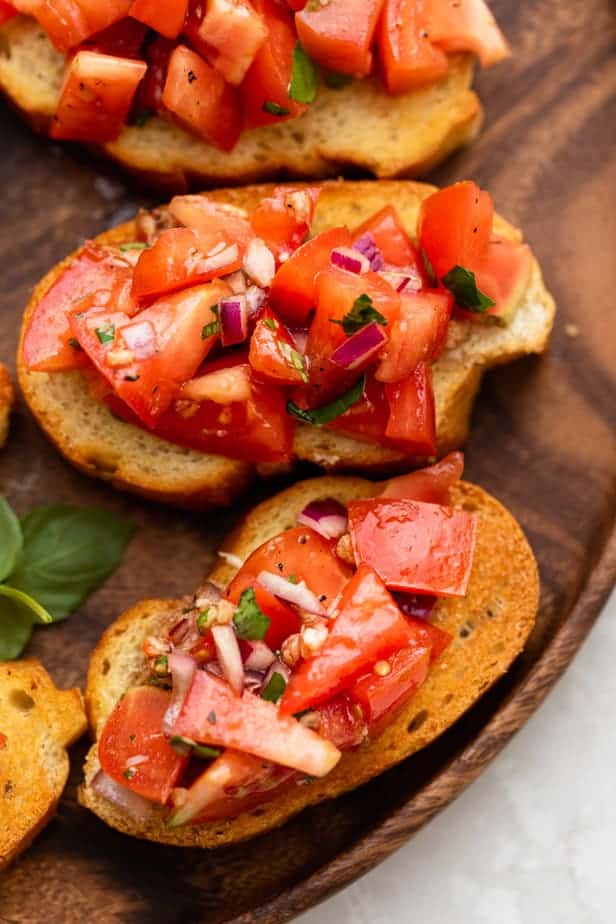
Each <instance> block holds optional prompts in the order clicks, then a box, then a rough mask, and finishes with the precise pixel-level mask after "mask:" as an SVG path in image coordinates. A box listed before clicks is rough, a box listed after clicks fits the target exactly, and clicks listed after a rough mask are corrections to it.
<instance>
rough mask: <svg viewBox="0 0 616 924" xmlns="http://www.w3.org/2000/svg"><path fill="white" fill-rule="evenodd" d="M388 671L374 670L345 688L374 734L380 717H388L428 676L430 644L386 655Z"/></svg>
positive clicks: (408, 647) (415, 645) (417, 645)
mask: <svg viewBox="0 0 616 924" xmlns="http://www.w3.org/2000/svg"><path fill="white" fill-rule="evenodd" d="M388 664H389V666H390V673H389V674H387V675H386V676H384V677H380V676H378V675H377V674H375V673H374V672H371V673H369V674H366V675H365V676H364V677H361V678H360V679H359V680H357V681H356V682H355V683H354V684H353V686H352V687H351V688H350V690H349V694H350V696H351V697H352V699H354V700H355V702H357V703H359V705H360V706H361V709H362V712H363V714H364V716H365V718H366V721H367V722H368V724H369V726H370V727H371V729H370V730H371V732H372V733H373V734H374V733H375V731H376V729H375V726H376V725H377V723H378V722H379V720H381V719H382V718H384V717H387V718H388V719H390V718H391V717H392V713H394V712H395V711H396V710H397V709H399V708H400V706H402V705H403V704H404V703H405V702H406V701H407V700H408V699H410V697H411V696H412V695H413V694H414V693H416V692H417V690H418V689H419V687H420V686H421V685H422V684H423V682H424V680H425V679H426V677H427V676H428V670H429V668H430V647H429V646H426V645H421V644H418V643H415V644H414V645H407V646H406V647H405V648H401V649H400V651H396V652H395V653H394V654H393V655H392V656H391V657H390V658H388Z"/></svg>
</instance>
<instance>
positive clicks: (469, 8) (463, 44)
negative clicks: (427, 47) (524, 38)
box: [424, 0, 510, 67]
mask: <svg viewBox="0 0 616 924" xmlns="http://www.w3.org/2000/svg"><path fill="white" fill-rule="evenodd" d="M424 25H425V29H426V31H427V32H428V34H429V35H430V39H431V41H432V42H434V44H435V45H438V46H440V47H441V48H443V49H444V50H445V51H447V52H457V51H470V52H472V53H473V54H476V55H477V57H478V58H479V60H480V62H481V64H482V66H483V67H490V66H491V65H492V64H497V63H498V62H499V61H502V59H503V58H506V57H507V56H508V55H509V54H510V51H509V46H508V45H507V41H506V40H505V37H504V36H503V34H502V32H501V31H500V29H499V28H498V26H497V24H496V21H495V19H494V16H493V15H492V13H491V11H490V9H489V7H488V5H487V3H486V2H485V0H464V2H463V3H452V2H451V0H429V2H428V3H427V4H426V11H425V15H424Z"/></svg>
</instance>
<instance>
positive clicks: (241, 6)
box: [199, 0, 267, 86]
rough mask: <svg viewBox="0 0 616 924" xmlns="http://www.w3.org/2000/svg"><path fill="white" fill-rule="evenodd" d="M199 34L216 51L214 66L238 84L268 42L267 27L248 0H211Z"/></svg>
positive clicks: (233, 82) (213, 58)
mask: <svg viewBox="0 0 616 924" xmlns="http://www.w3.org/2000/svg"><path fill="white" fill-rule="evenodd" d="M199 37H200V38H201V39H202V41H204V42H206V43H207V44H208V45H209V46H210V48H211V49H212V50H213V52H214V53H213V54H212V55H211V61H212V64H213V65H214V67H215V68H216V69H217V70H218V71H220V73H221V74H222V75H223V77H224V78H225V80H227V81H228V82H229V83H232V84H235V85H236V86H237V85H238V84H240V83H241V82H242V80H243V79H244V77H245V76H246V72H247V71H248V69H249V67H250V65H251V64H252V62H253V61H254V59H255V56H256V54H257V52H258V50H259V48H260V47H261V45H262V44H263V43H264V42H265V41H266V39H267V26H266V25H265V22H264V20H263V17H262V16H260V15H259V13H257V11H256V10H255V9H254V7H253V6H252V4H251V3H249V2H248V0H209V2H208V4H207V9H206V11H205V16H204V17H203V21H202V23H201V25H200V27H199Z"/></svg>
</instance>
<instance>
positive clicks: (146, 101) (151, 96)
mask: <svg viewBox="0 0 616 924" xmlns="http://www.w3.org/2000/svg"><path fill="white" fill-rule="evenodd" d="M174 47H175V46H174V43H173V42H172V41H171V40H170V39H166V38H163V37H162V36H160V35H158V36H156V38H155V39H154V40H153V41H151V42H150V43H149V44H148V45H147V47H146V50H145V58H146V61H147V63H148V69H147V71H146V75H145V77H144V78H143V80H142V81H141V83H140V84H139V87H138V88H137V93H136V94H135V105H134V111H135V112H136V114H137V115H139V114H140V113H152V112H159V111H160V109H161V108H162V105H163V89H164V86H165V81H166V79H167V69H168V67H169V58H170V57H171V52H172V51H173V49H174Z"/></svg>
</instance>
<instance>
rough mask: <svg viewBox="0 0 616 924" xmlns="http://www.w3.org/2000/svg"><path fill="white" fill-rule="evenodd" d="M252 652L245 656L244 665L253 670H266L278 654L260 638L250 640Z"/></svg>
mask: <svg viewBox="0 0 616 924" xmlns="http://www.w3.org/2000/svg"><path fill="white" fill-rule="evenodd" d="M247 644H248V645H249V646H250V649H251V650H250V652H249V653H248V655H247V656H246V657H245V658H244V667H245V668H247V670H252V671H266V670H267V669H268V667H269V666H270V664H271V663H272V661H275V660H276V655H275V654H274V652H273V651H272V649H271V648H270V647H269V645H266V644H265V642H261V641H259V640H256V641H253V642H248V643H247Z"/></svg>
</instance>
